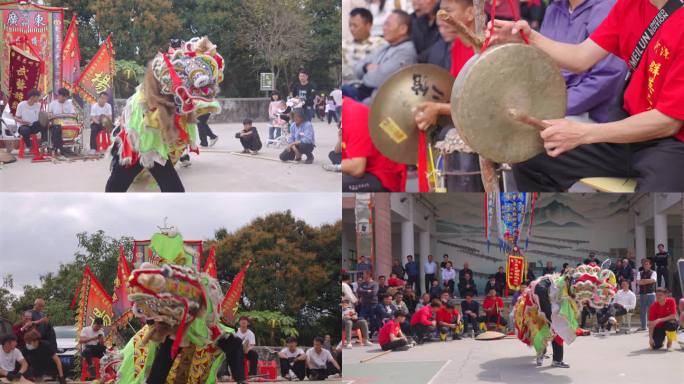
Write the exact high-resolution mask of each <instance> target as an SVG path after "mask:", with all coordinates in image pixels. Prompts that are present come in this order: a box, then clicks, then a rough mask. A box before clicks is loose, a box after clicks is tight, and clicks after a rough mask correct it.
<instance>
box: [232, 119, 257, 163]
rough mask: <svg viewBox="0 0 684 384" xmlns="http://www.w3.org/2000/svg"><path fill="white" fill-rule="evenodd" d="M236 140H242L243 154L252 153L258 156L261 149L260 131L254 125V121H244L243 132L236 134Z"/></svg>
mask: <svg viewBox="0 0 684 384" xmlns="http://www.w3.org/2000/svg"><path fill="white" fill-rule="evenodd" d="M235 138H236V139H240V144H242V153H251V154H253V155H256V154H257V153H259V150H260V149H261V146H262V145H261V139H260V138H259V131H257V129H256V127H255V126H253V125H252V119H245V120H243V121H242V130H241V131H240V132H238V133H236V134H235Z"/></svg>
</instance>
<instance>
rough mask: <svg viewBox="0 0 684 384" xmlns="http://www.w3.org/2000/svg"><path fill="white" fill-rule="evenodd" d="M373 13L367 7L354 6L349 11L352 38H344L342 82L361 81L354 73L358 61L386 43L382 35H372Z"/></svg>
mask: <svg viewBox="0 0 684 384" xmlns="http://www.w3.org/2000/svg"><path fill="white" fill-rule="evenodd" d="M372 26H373V14H372V13H371V12H370V11H369V10H368V9H366V8H360V7H359V8H354V9H352V10H351V12H350V13H349V31H350V32H351V35H352V38H351V39H344V40H342V82H343V83H344V84H353V83H357V82H359V79H358V78H357V77H356V76H355V75H354V67H355V66H356V63H357V62H359V61H361V60H363V59H364V58H365V57H366V56H368V55H370V54H371V53H372V52H373V51H374V50H376V49H378V48H379V47H380V46H382V45H383V44H384V42H385V41H384V40H383V39H382V37H380V36H371V33H370V31H371V27H372Z"/></svg>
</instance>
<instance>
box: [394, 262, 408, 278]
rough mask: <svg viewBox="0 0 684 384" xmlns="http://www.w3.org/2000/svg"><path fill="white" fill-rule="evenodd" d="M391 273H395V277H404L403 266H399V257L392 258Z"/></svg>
mask: <svg viewBox="0 0 684 384" xmlns="http://www.w3.org/2000/svg"><path fill="white" fill-rule="evenodd" d="M392 273H393V274H395V275H396V277H397V278H399V279H402V280H403V279H404V274H405V271H404V267H402V266H401V260H399V259H394V262H393V263H392Z"/></svg>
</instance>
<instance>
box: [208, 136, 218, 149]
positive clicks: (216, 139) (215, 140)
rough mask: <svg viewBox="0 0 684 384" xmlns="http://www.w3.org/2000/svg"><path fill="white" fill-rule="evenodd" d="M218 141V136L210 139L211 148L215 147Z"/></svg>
mask: <svg viewBox="0 0 684 384" xmlns="http://www.w3.org/2000/svg"><path fill="white" fill-rule="evenodd" d="M218 139H219V138H218V136H216V137H214V138H213V139H209V146H210V147H213V146H214V145H215V144H216V142H217V141H218Z"/></svg>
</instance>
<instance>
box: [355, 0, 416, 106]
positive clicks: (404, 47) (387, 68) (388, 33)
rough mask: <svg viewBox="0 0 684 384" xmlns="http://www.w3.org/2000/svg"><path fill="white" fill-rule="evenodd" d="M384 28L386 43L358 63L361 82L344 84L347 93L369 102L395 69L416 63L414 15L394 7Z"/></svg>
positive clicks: (366, 102) (357, 99)
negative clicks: (412, 27)
mask: <svg viewBox="0 0 684 384" xmlns="http://www.w3.org/2000/svg"><path fill="white" fill-rule="evenodd" d="M383 32H384V36H383V37H384V39H385V41H387V44H386V45H383V46H381V47H380V48H378V49H376V50H375V51H373V53H371V54H370V55H368V56H366V57H365V58H364V59H363V60H360V61H359V62H357V63H356V66H355V67H354V74H355V75H356V78H357V79H360V80H361V83H360V84H355V85H345V86H343V87H342V94H343V95H344V96H347V97H350V98H352V99H354V100H356V101H362V102H364V103H365V104H369V103H370V101H371V97H372V96H373V94H374V93H375V91H376V90H377V89H378V88H379V87H380V86H381V85H382V84H383V83H384V82H385V80H387V79H388V78H389V77H390V76H391V75H392V74H393V73H394V72H396V71H398V70H399V69H401V68H404V67H407V66H409V65H412V64H415V63H416V60H417V55H416V48H415V46H414V45H413V42H412V41H411V16H410V15H409V14H408V13H406V12H404V11H402V10H394V11H392V14H390V15H389V16H388V17H387V19H386V20H385V23H384V25H383Z"/></svg>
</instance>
